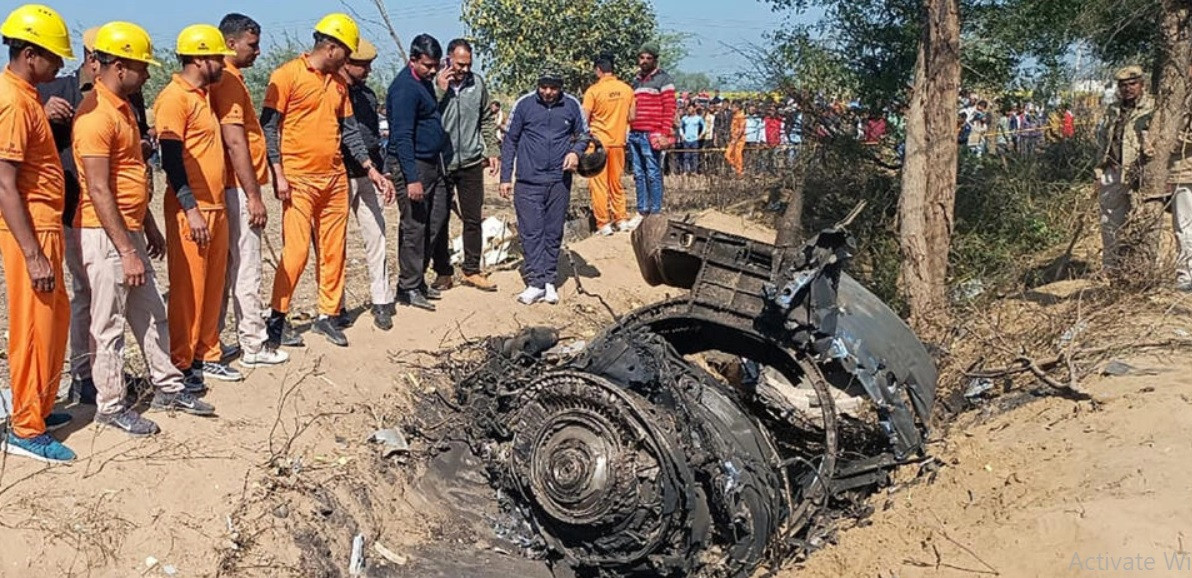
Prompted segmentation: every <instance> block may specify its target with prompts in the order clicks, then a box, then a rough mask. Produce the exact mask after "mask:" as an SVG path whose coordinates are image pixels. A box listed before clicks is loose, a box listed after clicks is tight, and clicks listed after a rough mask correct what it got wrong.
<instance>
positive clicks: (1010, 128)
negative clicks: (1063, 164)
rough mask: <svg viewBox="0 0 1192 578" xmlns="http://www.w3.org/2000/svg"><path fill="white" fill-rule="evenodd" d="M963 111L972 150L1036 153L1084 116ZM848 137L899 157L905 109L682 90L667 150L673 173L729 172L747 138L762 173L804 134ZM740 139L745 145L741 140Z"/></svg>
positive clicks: (963, 135)
mask: <svg viewBox="0 0 1192 578" xmlns="http://www.w3.org/2000/svg"><path fill="white" fill-rule="evenodd" d="M959 108H960V112H959V114H958V116H957V123H956V139H957V144H958V146H960V147H961V150H962V151H964V152H966V153H971V154H973V155H977V156H982V155H986V154H989V155H997V154H1014V153H1018V154H1033V153H1034V152H1036V151H1038V150H1039V149H1040V148H1041V147H1042V146H1043V144H1044V143H1052V142H1059V141H1061V140H1065V139H1071V138H1074V137H1075V135H1076V126H1077V124H1078V122H1077V120H1076V115H1075V113H1074V112H1073V108H1072V106H1071V105H1069V104H1068V103H1055V104H1053V105H1052V106H1049V107H1044V106H1041V105H1039V104H1036V103H1033V102H1029V101H1028V102H1022V103H1020V102H1016V101H1014V100H1012V99H1010V98H1003V99H1001V100H1000V101H994V102H993V103H992V104H991V102H990V100H987V99H985V98H982V97H980V96H979V95H978V94H976V93H970V94H968V95H965V96H962V97H961V99H960V102H959ZM738 112H739V113H741V114H743V115H744V124H743V129H744V130H743V134H739V135H734V134H733V117H734V115H735V114H736V113H738ZM836 138H850V139H855V140H856V141H858V142H859V143H861V144H863V145H865V146H872V147H885V148H887V149H888V150H889V151H890V152H892V153H893V154H894V155H896V156H898V157H901V155H902V153H903V150H904V147H905V110H895V109H891V108H890V107H884V106H864V105H862V104H861V103H860V102H859V101H856V100H853V101H847V100H844V99H828V98H825V97H823V96H809V95H806V94H792V95H788V96H787V97H785V98H781V97H775V96H773V95H763V96H757V97H746V98H737V99H728V98H723V97H721V94H720V92H719V91H716V92H714V93H709V92H707V91H701V92H698V93H686V92H685V93H681V94H679V95H678V96H677V106H676V119H675V148H674V149H672V150H670V151H667V153H666V155H665V158H664V161H663V163H664V172H665V173H666V174H668V175H726V174H730V173H731V172H732V171H733V167H732V165H731V159H726V153H729V156H731V154H732V148H733V145H734V144H735V143H736V142H737V141H740V142H741V143H743V145H744V146H743V147H741V148H742V156H743V163H742V165H743V169H744V171H743V172H744V173H748V174H762V173H765V172H767V171H773V170H776V169H782V168H784V167H788V166H790V165H791V163H793V161H794V159H795V157H796V155H797V154H798V150H799V148H800V146H801V145H802V144H803V143H804V142H805V141H815V140H825V139H836ZM738 146H739V145H738Z"/></svg>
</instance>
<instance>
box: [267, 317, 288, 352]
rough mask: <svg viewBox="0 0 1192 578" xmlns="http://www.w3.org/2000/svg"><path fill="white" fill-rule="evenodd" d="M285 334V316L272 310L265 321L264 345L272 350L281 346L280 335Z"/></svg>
mask: <svg viewBox="0 0 1192 578" xmlns="http://www.w3.org/2000/svg"><path fill="white" fill-rule="evenodd" d="M285 332H286V314H285V313H282V312H281V311H277V310H274V311H273V312H272V313H270V314H269V319H266V320H265V343H268V344H269V345H271V346H273V348H274V349H276V348H278V347H280V346H281V341H282V334H283V333H285Z"/></svg>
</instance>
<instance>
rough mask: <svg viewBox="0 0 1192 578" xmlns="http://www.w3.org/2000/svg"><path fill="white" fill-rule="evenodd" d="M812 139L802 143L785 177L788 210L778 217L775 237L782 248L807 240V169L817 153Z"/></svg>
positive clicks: (797, 244)
mask: <svg viewBox="0 0 1192 578" xmlns="http://www.w3.org/2000/svg"><path fill="white" fill-rule="evenodd" d="M810 140H811V139H807V140H806V141H804V142H803V144H802V145H800V147H799V153H798V155H797V156H796V157H795V166H793V167H791V170H790V173H789V176H788V177H787V178H786V179H783V181H784V182H785V184H786V188H787V193H788V194H789V199H788V201H787V205H786V211H784V212H783V213H782V217H781V218H779V219H778V227H777V229H778V232H777V234H776V235H775V238H774V245H775V246H776V247H778V248H780V249H793V248H795V247H798V246H799V245H800V244H802V243H803V241H805V240H806V238H805V233H804V231H803V191H804V189H806V188H807V170H808V169H809V168H810V165H811V162H812V160H813V158H814V157H815V154H816V151H815V146H813V144H812V143H811V142H810Z"/></svg>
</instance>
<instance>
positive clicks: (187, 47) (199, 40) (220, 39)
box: [174, 24, 236, 56]
mask: <svg viewBox="0 0 1192 578" xmlns="http://www.w3.org/2000/svg"><path fill="white" fill-rule="evenodd" d="M174 53H175V54H177V55H178V56H235V55H236V53H235V52H233V51H232V49H230V48H228V43H227V41H226V40H224V35H223V33H222V32H220V31H219V29H218V28H216V27H214V26H212V25H210V24H192V25H190V26H187V27H186V28H183V29H182V32H179V33H178V42H177V43H176V45H175V47H174Z"/></svg>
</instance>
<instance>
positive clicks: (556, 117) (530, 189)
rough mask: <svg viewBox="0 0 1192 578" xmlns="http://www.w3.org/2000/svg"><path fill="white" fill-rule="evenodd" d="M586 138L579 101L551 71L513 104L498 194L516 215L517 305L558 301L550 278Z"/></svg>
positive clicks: (503, 143)
mask: <svg viewBox="0 0 1192 578" xmlns="http://www.w3.org/2000/svg"><path fill="white" fill-rule="evenodd" d="M589 140H590V137H589V136H588V126H587V123H586V122H584V114H583V109H582V108H581V106H580V102H579V100H577V99H576V98H575V97H574V96H571V95H569V94H564V93H563V78H562V76H561V75H560V74H558V73H557V72H553V71H548V72H543V73H542V75H541V76H540V77H539V78H538V90H537V91H535V92H531V93H529V94H526V95H525V96H522V97H521V98H520V99H519V100H518V101H517V103H516V104H515V105H513V113H512V116H511V117H510V119H509V131H508V133H506V135H505V140H504V141H503V142H502V143H501V196H502V197H504V198H506V199H508V198H510V197H513V208H514V209H515V210H516V211H517V227H518V233H519V234H520V235H521V241H522V252H523V253H525V258H526V264H525V270H526V271H525V273H526V285H527V287H526V290H525V291H523V292H522V294H521V295H520V296H518V298H517V299H518V301H520V302H522V303H523V304H526V305H530V304H533V303H537V302H539V301H545V302H547V303H550V304H555V303H558V302H559V292H558V290H557V289H556V288H555V277H556V275H558V266H559V248H560V247H561V246H562V243H563V221H564V219H566V217H567V206H568V205H569V204H570V202H571V171H573V170H575V168H576V167H577V166H578V165H579V155H580V154H581V153H583V152H584V151H585V150H586V149H587V148H588V142H589ZM515 165H516V172H517V183H516V186H515V185H514V182H513V179H512V177H513V173H514V169H515Z"/></svg>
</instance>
